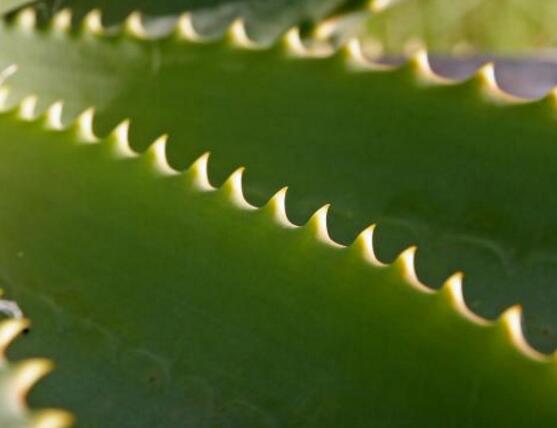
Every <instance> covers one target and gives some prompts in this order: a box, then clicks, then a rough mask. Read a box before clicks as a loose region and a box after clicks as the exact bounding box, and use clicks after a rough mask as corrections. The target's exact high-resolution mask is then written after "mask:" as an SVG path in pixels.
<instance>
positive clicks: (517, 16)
mask: <svg viewBox="0 0 557 428" xmlns="http://www.w3.org/2000/svg"><path fill="white" fill-rule="evenodd" d="M383 3H386V6H384V9H383V6H382V4H383ZM375 4H376V8H377V9H380V10H378V13H377V14H375V15H374V16H372V17H370V19H369V25H368V32H367V34H369V35H371V36H372V37H374V38H375V39H376V41H377V42H379V44H380V46H381V47H382V49H383V53H388V54H393V53H394V54H400V53H403V52H405V51H407V50H408V49H412V47H413V46H416V45H421V46H422V47H427V48H428V49H429V50H431V51H435V52H439V53H445V54H446V53H462V52H464V53H470V51H472V52H474V51H479V52H483V53H499V54H506V55H517V54H524V53H532V51H534V52H535V49H549V48H552V47H553V46H554V45H555V42H556V41H557V33H556V32H555V25H554V23H555V19H556V18H557V5H556V4H555V2H553V1H551V0H533V1H532V0H462V1H458V2H452V1H450V0H449V1H447V0H400V1H396V0H395V1H387V2H384V1H382V0H379V1H376V2H375Z"/></svg>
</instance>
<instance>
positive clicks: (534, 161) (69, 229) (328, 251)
mask: <svg viewBox="0 0 557 428" xmlns="http://www.w3.org/2000/svg"><path fill="white" fill-rule="evenodd" d="M126 4H127V3H126ZM122 5H124V3H122ZM122 5H120V6H122ZM120 6H119V7H120ZM358 6H360V4H358ZM122 7H123V6H122ZM114 10H115V11H116V12H114V11H110V12H109V15H110V14H112V13H115V15H114V16H115V17H116V18H117V17H118V13H120V12H118V9H114ZM332 10H333V9H331V11H332ZM157 12H160V11H157ZM160 13H162V12H160ZM211 13H216V12H215V11H214V10H213V11H212V12H211ZM196 16H197V15H195V14H192V13H189V12H186V13H184V14H181V15H180V17H179V18H178V17H177V18H176V25H175V26H174V27H173V28H172V29H171V30H169V33H168V34H167V35H162V36H159V37H152V36H151V35H150V33H149V31H148V30H146V29H145V28H144V27H143V23H142V20H141V16H140V15H139V14H137V13H132V14H131V15H130V17H129V18H128V19H127V20H126V21H125V23H124V24H122V25H121V26H117V27H111V28H110V29H104V28H103V26H102V22H101V18H100V13H99V12H98V11H93V12H92V13H89V14H88V15H86V16H85V18H84V20H83V21H78V22H74V24H75V25H74V26H72V25H71V24H72V22H71V18H70V14H69V12H68V11H66V10H63V11H62V12H60V13H58V14H57V15H55V16H54V18H53V20H52V22H51V23H50V24H47V27H46V28H42V27H41V28H36V26H35V22H36V15H35V12H34V11H33V10H32V9H25V10H23V11H21V12H19V13H18V14H16V16H15V17H13V19H12V18H10V20H8V21H7V23H5V24H4V25H3V26H2V28H0V43H1V44H2V45H1V49H0V66H4V67H7V68H6V69H5V70H6V71H5V72H4V73H3V76H4V77H6V78H7V79H6V83H5V84H4V85H2V87H1V90H0V95H1V97H0V98H1V100H2V110H3V113H1V114H0V129H1V130H2V134H1V135H2V138H1V141H0V159H1V161H0V162H1V168H0V188H1V189H2V196H1V197H0V267H1V270H0V286H1V288H3V289H4V290H5V293H6V295H7V298H9V299H10V300H13V301H14V302H16V303H17V305H18V306H19V307H20V308H21V309H22V311H23V313H24V314H25V316H26V317H29V318H31V319H32V321H33V326H32V329H31V331H30V333H29V334H27V335H26V336H25V337H22V338H21V339H19V340H17V341H15V342H14V343H13V345H12V346H11V347H10V350H9V356H10V359H9V361H14V362H17V361H25V359H26V358H28V357H29V355H41V356H45V357H48V358H49V359H51V360H52V361H54V362H55V363H56V365H57V370H56V371H55V372H54V374H53V375H52V376H50V377H49V378H47V379H45V380H43V381H41V382H40V383H39V384H38V385H37V386H36V387H35V388H34V389H33V393H32V394H31V396H30V402H31V408H33V409H35V408H37V409H41V408H44V409H50V408H53V407H59V408H61V409H67V410H68V412H70V413H71V414H73V415H74V416H75V418H76V420H77V422H78V425H82V426H118V427H121V426H134V427H137V426H192V427H212V426H219V427H220V426H238V427H240V426H241V427H246V426H254V427H275V426H304V427H323V426H355V427H358V426H361V427H367V426H407V425H409V424H412V425H415V426H443V427H444V426H463V427H464V426H493V425H499V424H501V425H503V424H506V425H509V426H552V424H555V421H556V419H557V410H556V409H557V407H556V406H555V403H554V398H553V397H554V396H555V392H556V389H557V384H556V379H555V373H556V371H555V362H554V357H553V356H548V355H547V354H544V353H543V352H547V351H550V350H553V349H554V347H555V344H556V339H555V337H554V336H553V331H554V329H555V327H557V318H555V316H554V314H553V311H552V308H553V307H554V304H555V302H554V300H553V298H552V287H551V284H552V280H553V278H554V275H552V266H553V259H554V253H555V251H556V244H555V242H554V241H555V240H554V239H553V235H554V230H555V228H556V225H555V224H554V220H553V218H552V215H551V213H552V212H553V211H554V207H555V204H556V203H557V201H556V200H555V197H554V196H553V192H552V183H553V182H554V180H555V177H554V175H555V173H554V168H553V165H554V161H555V153H554V149H553V146H552V142H553V141H552V140H553V139H554V137H555V132H556V131H555V129H554V123H553V121H554V98H553V96H552V95H550V96H548V97H546V98H544V99H543V100H538V101H530V102H527V101H526V100H522V99H517V98H515V97H512V96H510V95H509V94H507V93H505V92H503V91H502V90H501V89H500V88H499V87H498V86H497V83H496V81H495V75H494V69H493V67H492V66H487V67H484V68H482V69H481V70H479V71H478V73H477V74H476V75H475V76H474V77H472V78H471V79H469V80H467V81H464V82H454V81H449V80H447V79H445V78H443V77H441V76H438V75H436V74H435V73H433V71H432V70H431V69H430V68H429V66H428V61H427V55H426V54H425V53H424V52H420V53H419V54H418V55H416V56H415V57H414V58H413V59H412V60H410V61H409V62H408V63H407V64H405V65H403V66H402V67H400V68H396V69H391V68H390V67H386V66H383V65H381V64H378V63H374V62H371V61H370V60H369V59H367V58H366V57H365V56H364V54H363V53H362V50H361V49H360V44H359V42H358V40H357V39H351V40H349V41H347V42H342V43H341V45H340V46H337V45H334V44H332V42H329V41H325V40H322V39H318V40H312V39H311V38H307V39H306V38H304V37H302V36H301V35H300V31H299V30H297V29H296V28H292V29H290V30H288V31H286V32H285V34H284V36H282V37H280V38H278V39H276V40H273V39H274V37H275V35H274V34H275V33H274V32H275V30H276V27H275V26H274V24H268V23H267V22H265V21H264V20H263V19H261V20H260V21H259V23H260V25H261V26H260V27H259V29H258V31H257V32H255V33H257V34H259V35H260V36H254V35H252V34H255V33H250V25H249V21H248V24H247V25H244V24H243V22H242V21H234V22H233V23H232V24H231V26H230V27H229V29H228V30H226V31H225V30H224V29H222V31H220V33H221V35H218V34H216V33H213V32H210V33H203V32H201V30H200V27H201V26H202V25H198V22H200V21H199V20H198V18H196ZM208 16H209V17H210V16H211V15H210V14H209V15H205V17H204V18H203V19H202V22H205V23H206V22H208V21H207V20H206V19H207V17H208ZM215 16H216V15H215ZM323 16H324V15H323ZM116 18H112V19H116ZM219 19H220V18H219ZM300 19H302V18H300V17H299V16H298V17H297V18H296V21H299V20H300ZM217 21H218V19H217ZM256 21H258V18H256V19H254V20H253V21H252V22H256ZM215 22H216V21H215ZM328 22H329V23H330V22H333V23H334V21H328ZM72 27H73V28H77V29H72ZM255 27H257V25H255ZM215 28H216V27H215ZM265 28H267V29H268V31H269V33H268V34H267V36H266V35H265V34H263V33H264V32H265V31H264V29H265ZM269 34H270V35H272V37H271V36H269ZM12 64H17V71H16V72H15V74H14V73H13V72H14V70H15V67H14V66H11V67H10V65H12ZM60 100H62V101H60ZM128 118H129V119H131V127H130V120H128ZM161 135H162V136H161ZM167 140H168V143H167ZM209 152H210V153H211V154H210V156H209V154H208V153H209ZM209 159H210V160H209ZM244 167H245V175H246V177H245V184H242V176H243V174H244ZM284 186H289V190H288V192H287V191H286V188H285V187H284ZM244 195H245V196H244ZM248 201H249V202H248ZM329 202H331V203H332V207H331V209H330V220H328V219H327V213H328V211H329V205H327V204H328V203H329ZM287 207H288V208H287ZM295 224H299V225H302V226H296V225H295ZM373 224H377V227H375V226H373ZM370 225H371V226H370ZM415 244H418V245H419V247H420V251H419V252H418V253H417V256H416V257H417V258H416V265H417V266H416V267H415V266H414V257H415V251H416V249H415V247H414V246H413V245H415ZM385 262H387V263H389V264H384V263H385ZM460 271H463V272H464V273H465V275H466V285H465V287H464V290H463V284H462V278H463V276H462V274H461V273H460ZM418 278H419V279H418ZM425 284H427V285H425ZM435 288H439V290H435ZM516 304H521V305H523V306H524V308H525V311H526V319H525V321H526V324H525V326H526V337H527V339H526V338H525V337H524V335H523V333H522V320H521V312H522V310H521V306H517V305H516ZM484 317H488V318H491V320H488V319H486V318H484ZM4 323H5V324H3V325H0V338H2V337H5V338H6V339H5V340H3V341H2V342H1V344H2V345H4V346H3V347H4V348H5V346H6V345H7V343H8V342H9V341H10V340H11V339H12V338H13V337H14V336H15V335H16V334H17V333H18V332H20V331H21V330H23V329H24V328H25V327H26V325H27V324H26V321H25V320H21V319H15V320H6V321H4ZM2 326H5V327H2ZM0 347H1V346H0ZM33 361H35V363H33V364H35V365H33V364H31V363H29V364H26V363H22V364H23V366H22V367H23V368H22V369H20V370H18V369H17V367H19V366H18V365H17V363H11V362H10V363H8V362H7V361H5V362H4V365H5V366H6V367H5V368H4V369H2V370H4V371H3V372H0V374H1V373H4V375H5V377H6V379H8V381H6V382H5V385H7V386H4V383H2V382H4V381H2V378H0V389H1V390H2V391H3V392H5V393H4V397H5V398H4V399H2V398H1V397H2V396H0V423H1V426H14V427H20V426H28V425H29V426H66V425H68V424H70V423H71V422H72V417H71V416H70V413H67V412H65V411H61V410H60V411H59V410H44V411H30V410H28V409H27V408H26V406H25V404H24V403H22V402H21V396H22V395H24V393H25V391H26V390H27V389H28V388H29V387H30V386H31V384H32V383H34V381H36V380H37V379H38V378H39V377H40V376H41V375H42V374H43V372H45V371H46V369H47V368H48V367H49V366H48V364H47V363H46V362H45V361H44V360H31V362H33ZM9 379H15V381H11V380H9ZM21 379H23V381H22V380H21ZM18 385H19V386H18ZM14 397H16V398H17V400H16V402H17V403H18V404H17V406H14V405H13V404H12V403H13V402H14V400H15V398H14ZM18 400H19V401H18ZM4 420H5V421H6V422H4ZM33 424H35V425H33Z"/></svg>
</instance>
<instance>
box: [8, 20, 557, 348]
mask: <svg viewBox="0 0 557 428" xmlns="http://www.w3.org/2000/svg"><path fill="white" fill-rule="evenodd" d="M136 24H137V22H136ZM190 24H191V22H190ZM194 24H195V22H194ZM136 27H137V26H135V27H134V26H132V25H129V24H128V32H129V31H131V30H130V28H132V29H133V28H135V30H137V28H136ZM182 28H184V27H182ZM234 28H235V29H236V30H238V28H237V27H234ZM135 30H134V31H135ZM237 33H238V31H236V33H234V34H236V37H235V38H234V37H232V36H228V38H227V39H225V40H221V41H215V42H212V43H199V42H197V43H196V42H192V41H191V40H187V39H185V38H184V34H183V33H180V34H182V35H181V36H179V37H178V36H173V37H170V38H166V39H162V40H155V41H153V40H140V39H137V38H135V39H134V38H133V37H130V35H129V34H128V33H126V34H120V35H117V34H116V35H113V36H110V37H109V36H103V35H97V36H94V35H92V34H90V33H89V32H86V33H85V34H83V35H81V36H75V35H70V36H68V35H66V34H65V33H64V32H60V31H56V30H51V31H47V32H40V33H39V32H34V31H23V32H22V31H20V30H18V29H17V28H14V29H4V30H3V32H2V37H1V39H0V40H1V42H0V43H1V44H2V46H1V47H2V49H1V50H0V57H1V58H3V59H2V61H1V62H2V63H3V64H4V65H7V64H10V63H13V62H15V63H18V64H20V66H21V70H20V72H18V73H17V74H16V75H15V76H13V77H12V78H11V79H10V85H11V86H12V93H13V99H14V100H16V99H19V98H21V97H22V96H23V95H26V94H29V93H34V92H37V93H39V94H41V96H42V97H44V100H45V101H46V102H52V101H55V100H56V99H65V100H67V101H68V102H67V104H66V106H67V108H68V112H69V113H68V116H70V117H71V116H72V115H73V114H75V113H77V112H78V111H81V110H83V109H85V108H86V107H88V106H89V105H94V106H96V108H97V111H98V122H97V125H98V126H97V128H98V132H99V133H100V134H106V133H107V132H108V131H109V130H110V129H112V128H113V127H114V126H115V125H116V124H117V123H118V122H119V121H121V120H122V119H123V118H125V117H127V116H129V117H131V119H132V123H133V125H132V128H131V134H132V136H133V141H134V148H135V149H137V150H144V149H145V148H146V147H147V145H148V144H149V142H150V141H152V139H154V138H156V137H157V136H158V135H160V134H161V133H165V132H168V133H169V134H170V136H171V139H170V145H169V159H170V163H171V164H172V165H173V166H175V167H177V168H180V169H181V168H185V167H186V166H187V165H188V164H189V163H191V162H192V161H193V160H195V159H196V158H197V157H198V156H200V155H201V154H202V153H203V152H205V151H207V150H210V151H211V152H212V153H213V163H212V165H211V173H212V174H213V176H214V177H215V182H216V183H222V181H223V180H224V179H225V178H226V177H227V175H228V174H230V172H231V171H232V169H233V168H235V167H237V166H238V165H245V166H246V167H247V168H248V171H249V172H248V175H247V177H246V194H247V196H248V199H249V200H251V201H254V202H255V203H263V202H264V201H265V200H266V199H267V198H268V197H269V196H270V195H271V194H273V193H274V192H275V191H276V190H278V189H279V188H280V187H282V186H284V185H289V186H291V194H290V214H291V216H292V218H293V219H294V220H295V221H297V222H298V223H303V222H305V221H306V220H307V218H308V217H309V215H310V214H311V213H312V212H313V211H315V210H316V209H317V208H318V207H320V206H321V205H323V204H325V203H329V202H331V203H332V204H333V205H332V211H331V233H332V235H333V237H334V238H335V239H338V240H340V241H341V242H344V243H347V242H350V241H351V240H352V239H353V238H354V237H355V236H356V234H357V233H358V231H360V230H362V229H363V228H364V227H366V226H368V225H369V224H371V223H377V224H378V234H377V252H378V256H379V257H380V259H382V260H385V261H392V260H393V259H394V257H395V256H396V255H397V254H398V253H399V252H400V251H402V250H403V249H404V248H406V247H407V246H408V245H412V244H417V245H418V246H419V248H420V250H419V252H418V256H417V270H418V274H419V276H420V278H423V280H424V281H425V282H427V283H428V284H432V285H434V286H440V285H441V283H442V282H443V281H444V279H445V278H447V277H448V276H449V275H451V274H452V273H454V272H455V271H458V270H462V271H464V272H465V274H466V278H467V282H466V287H465V297H466V300H467V302H468V303H469V305H470V306H471V307H472V309H473V310H474V311H475V312H477V313H479V314H481V315H483V316H487V317H496V316H497V315H498V314H500V313H501V312H502V311H503V310H504V309H505V308H506V307H508V306H509V305H512V304H516V303H521V304H522V305H524V308H525V312H526V334H527V336H528V338H529V340H530V341H531V342H532V343H533V344H534V345H535V346H536V347H537V348H538V349H542V350H546V351H550V350H552V349H554V348H555V346H557V313H556V312H555V311H554V310H553V308H554V307H555V305H556V304H557V294H555V293H554V291H553V290H554V284H555V283H556V279H557V266H556V265H555V262H554V260H555V255H556V253H557V241H556V240H555V239H554V237H555V236H557V233H556V231H557V223H556V219H555V216H552V215H551V214H550V213H552V212H554V211H556V210H557V195H556V194H555V192H554V191H553V184H552V183H554V182H555V181H556V179H557V177H555V174H556V172H555V168H553V166H552V165H553V163H554V162H555V157H556V156H557V153H556V151H555V144H554V141H555V139H556V137H557V135H556V134H557V129H556V127H555V123H554V114H555V110H554V106H553V104H554V101H553V98H552V97H551V96H549V97H547V98H546V99H544V100H541V101H538V102H532V103H527V104H516V103H509V102H508V101H507V100H506V99H507V98H508V97H505V96H499V95H500V91H499V90H498V89H496V88H494V87H493V86H492V84H493V82H492V78H493V76H491V75H490V74H489V71H490V69H485V70H483V71H481V72H479V73H478V74H477V75H476V76H475V77H473V78H472V79H471V80H469V81H467V82H464V83H462V84H458V85H439V84H438V83H436V81H437V80H438V79H436V78H435V76H432V75H431V73H430V72H428V71H427V69H426V68H424V67H426V66H425V65H424V58H423V57H420V58H417V59H416V61H414V62H411V63H409V64H408V65H407V66H405V67H403V68H401V69H399V70H397V71H393V72H381V71H377V70H374V69H373V66H372V65H370V64H368V65H362V64H360V65H359V66H358V65H355V64H356V63H357V58H356V57H355V56H350V55H354V52H356V50H354V51H352V53H350V54H347V52H346V51H341V52H339V53H337V54H336V55H334V56H331V57H325V58H312V57H311V56H312V55H315V54H318V53H319V54H322V53H323V52H322V51H315V50H312V49H309V50H303V49H302V50H300V45H299V44H296V42H292V37H293V35H295V33H292V32H291V33H289V37H290V39H289V40H290V41H289V42H281V43H278V44H277V45H276V46H275V47H274V48H269V49H262V50H261V49H255V50H253V49H246V48H245V47H244V48H239V47H238V46H236V45H237V44H238V37H237ZM240 33H241V31H240ZM188 34H189V33H188ZM190 36H191V34H190ZM294 39H295V37H294ZM244 43H245V41H244ZM235 44H236V45H235ZM351 46H352V47H355V45H351ZM322 48H323V47H322ZM346 55H348V60H347V56H346ZM368 68H372V69H371V70H370V69H368ZM486 71H487V73H485V72H486ZM482 73H483V74H482ZM490 85H491V86H490ZM479 189H481V191H478V190H479Z"/></svg>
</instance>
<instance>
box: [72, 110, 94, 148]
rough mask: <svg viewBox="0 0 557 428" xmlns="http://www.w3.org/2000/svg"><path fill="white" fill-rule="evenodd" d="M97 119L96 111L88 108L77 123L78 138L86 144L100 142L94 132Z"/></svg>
mask: <svg viewBox="0 0 557 428" xmlns="http://www.w3.org/2000/svg"><path fill="white" fill-rule="evenodd" d="M94 118H95V109H94V108H93V107H91V108H88V109H87V110H85V111H84V112H83V113H81V114H80V115H79V116H78V118H77V121H76V125H77V133H78V135H77V137H78V138H79V139H80V140H81V141H82V142H84V143H96V142H97V141H98V139H97V137H96V135H95V132H94V131H93V120H94Z"/></svg>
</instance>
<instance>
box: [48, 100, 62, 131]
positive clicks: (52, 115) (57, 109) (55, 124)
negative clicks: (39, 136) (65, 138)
mask: <svg viewBox="0 0 557 428" xmlns="http://www.w3.org/2000/svg"><path fill="white" fill-rule="evenodd" d="M63 111H64V103H63V102H62V101H57V102H55V103H53V104H52V105H50V107H48V109H47V110H46V125H47V127H48V128H49V129H54V130H61V129H62V128H63V127H64V125H63V124H62V113H63Z"/></svg>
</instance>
